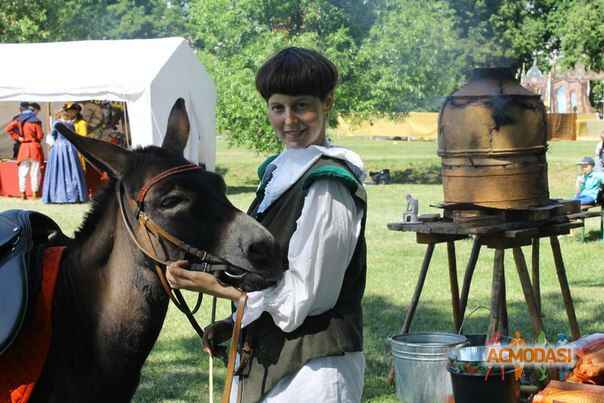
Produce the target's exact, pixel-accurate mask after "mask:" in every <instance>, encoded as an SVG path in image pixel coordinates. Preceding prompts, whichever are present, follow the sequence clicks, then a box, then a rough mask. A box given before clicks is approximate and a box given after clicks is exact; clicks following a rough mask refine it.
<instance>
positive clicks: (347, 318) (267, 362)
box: [168, 48, 366, 403]
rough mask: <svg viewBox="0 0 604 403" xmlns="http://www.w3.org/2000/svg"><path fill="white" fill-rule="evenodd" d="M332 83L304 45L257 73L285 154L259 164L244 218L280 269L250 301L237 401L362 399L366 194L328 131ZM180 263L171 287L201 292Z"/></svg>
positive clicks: (219, 335)
mask: <svg viewBox="0 0 604 403" xmlns="http://www.w3.org/2000/svg"><path fill="white" fill-rule="evenodd" d="M337 80H338V72H337V69H336V67H335V66H334V65H333V63H331V62H330V61H329V60H328V59H326V58H325V57H324V56H322V55H321V54H319V53H317V52H315V51H312V50H308V49H301V48H287V49H284V50H282V51H281V52H279V53H277V54H276V55H275V56H273V57H272V58H270V59H269V60H268V61H267V62H266V63H265V64H264V65H263V66H262V67H261V68H260V70H259V71H258V74H257V75H256V88H257V89H258V91H259V92H260V94H261V95H262V97H263V98H264V99H265V100H266V105H267V114H268V118H269V120H270V123H271V125H272V127H273V130H274V131H275V133H276V135H277V136H278V137H279V139H280V141H281V143H282V144H283V146H284V151H283V152H281V153H280V154H279V155H277V156H274V157H271V158H269V159H268V160H267V161H265V162H264V163H263V164H262V165H261V166H260V168H259V176H260V178H261V183H260V186H259V189H258V191H257V197H256V199H255V200H254V202H253V203H252V205H251V207H250V209H249V212H248V213H249V214H251V215H252V216H254V217H255V218H256V219H257V220H258V221H259V222H260V223H262V224H263V225H264V226H265V227H267V228H268V229H269V231H271V233H272V234H273V235H274V236H275V238H276V239H277V240H278V241H279V243H280V246H281V247H282V248H281V249H282V252H283V256H282V260H283V264H284V266H286V267H287V268H288V270H287V271H286V272H285V275H284V277H283V279H282V280H281V281H280V282H279V283H278V284H277V285H276V286H274V287H271V288H269V289H266V290H264V291H259V292H251V293H249V294H248V302H247V306H246V311H245V316H244V319H243V326H245V329H244V331H245V347H244V349H243V350H242V351H240V357H241V362H243V365H242V366H241V373H242V374H244V376H243V377H242V378H240V382H236V383H235V385H234V389H238V388H239V387H240V386H241V383H243V387H242V389H243V393H242V396H241V398H242V401H243V402H257V401H264V402H288V403H291V402H358V401H360V400H361V395H362V390H363V375H364V370H365V358H364V355H363V352H362V350H363V347H362V344H363V338H362V332H363V323H362V312H361V298H362V296H363V291H364V288H365V272H366V252H365V239H364V224H365V214H366V200H365V199H366V198H365V191H364V189H363V186H362V185H361V183H362V177H363V170H362V162H361V160H360V158H359V157H358V155H356V154H355V153H353V152H352V151H350V150H347V149H344V148H340V147H335V146H333V145H331V144H329V143H328V141H327V139H326V135H325V130H326V127H327V122H328V115H329V112H330V111H331V109H332V106H333V102H334V89H335V86H336V83H337ZM181 266H182V262H177V263H176V264H173V265H171V266H170V268H169V270H168V278H169V281H170V283H171V284H172V286H173V287H177V288H187V289H191V290H200V289H203V287H204V285H203V284H204V282H205V281H206V280H202V279H201V278H198V281H194V280H192V277H191V273H187V272H186V271H184V270H182V267H181ZM197 274H199V273H195V275H197ZM232 326H233V321H232V318H229V319H226V320H224V321H221V322H217V323H216V324H215V325H213V326H210V327H209V329H208V338H209V347H210V348H211V349H212V350H216V349H217V345H218V344H219V343H221V342H223V341H224V340H225V339H227V338H228V337H229V336H230V331H231V329H232ZM236 395H237V393H233V394H232V400H233V401H235V400H236V398H235V396H236Z"/></svg>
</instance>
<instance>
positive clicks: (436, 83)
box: [351, 0, 463, 112]
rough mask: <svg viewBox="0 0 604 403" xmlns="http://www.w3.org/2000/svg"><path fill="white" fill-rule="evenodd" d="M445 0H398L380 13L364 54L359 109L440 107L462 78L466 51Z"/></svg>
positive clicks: (360, 65)
mask: <svg viewBox="0 0 604 403" xmlns="http://www.w3.org/2000/svg"><path fill="white" fill-rule="evenodd" d="M459 41H460V38H459V36H458V33H457V31H456V29H455V17H454V13H453V11H452V10H451V9H450V8H449V7H448V6H447V4H446V3H444V2H431V3H419V2H417V1H415V0H398V1H396V2H391V3H390V9H389V12H388V13H383V14H382V15H380V17H379V18H378V20H377V21H376V23H375V24H374V26H373V27H372V29H371V31H370V32H369V35H368V37H367V38H366V40H365V41H364V42H363V45H362V46H361V49H360V51H359V53H358V58H357V65H356V70H357V72H358V79H357V81H358V85H357V90H358V94H356V98H357V102H358V104H357V105H356V108H351V109H353V110H360V111H371V112H407V111H410V110H435V109H437V108H438V106H439V104H440V99H441V97H442V96H446V95H448V94H449V93H450V92H451V91H452V90H453V88H455V86H456V85H457V84H458V83H459V80H460V73H461V71H462V68H463V60H462V55H463V52H462V50H461V49H460V47H459Z"/></svg>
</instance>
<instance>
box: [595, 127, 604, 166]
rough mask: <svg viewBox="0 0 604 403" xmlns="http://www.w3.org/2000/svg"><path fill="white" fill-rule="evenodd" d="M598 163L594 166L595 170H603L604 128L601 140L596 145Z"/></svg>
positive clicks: (596, 160)
mask: <svg viewBox="0 0 604 403" xmlns="http://www.w3.org/2000/svg"><path fill="white" fill-rule="evenodd" d="M595 157H596V158H595V162H596V165H595V167H594V171H596V172H602V171H603V170H604V166H603V164H602V161H603V160H604V130H602V132H601V133H600V141H599V142H598V144H597V145H596V155H595Z"/></svg>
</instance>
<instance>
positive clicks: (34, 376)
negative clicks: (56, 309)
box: [0, 247, 65, 403]
mask: <svg viewBox="0 0 604 403" xmlns="http://www.w3.org/2000/svg"><path fill="white" fill-rule="evenodd" d="M64 250H65V248H63V247H53V248H48V249H46V250H45V251H44V260H43V262H44V263H43V264H44V266H43V272H42V287H41V291H40V294H39V295H38V297H37V298H36V302H35V305H34V306H33V316H32V317H31V319H30V320H29V321H28V322H27V323H26V324H25V326H24V327H23V328H22V329H21V332H20V334H19V336H18V337H17V339H16V340H15V342H14V343H13V344H12V345H11V346H10V348H9V349H8V351H6V352H5V353H4V354H2V356H0V403H27V401H29V398H30V397H31V394H32V392H33V390H34V387H35V384H36V381H37V380H38V378H39V377H40V374H41V373H42V368H44V363H45V362H46V356H47V355H48V350H49V349H50V338H51V336H52V305H53V303H52V301H53V297H54V292H55V284H56V280H57V277H58V274H59V267H60V263H61V256H62V255H63V251H64Z"/></svg>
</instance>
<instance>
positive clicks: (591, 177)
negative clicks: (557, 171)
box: [575, 157, 602, 205]
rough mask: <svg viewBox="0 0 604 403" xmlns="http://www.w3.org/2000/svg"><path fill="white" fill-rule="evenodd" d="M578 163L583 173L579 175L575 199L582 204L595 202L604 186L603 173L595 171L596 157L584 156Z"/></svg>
mask: <svg viewBox="0 0 604 403" xmlns="http://www.w3.org/2000/svg"><path fill="white" fill-rule="evenodd" d="M577 165H580V166H581V172H582V174H581V175H579V176H578V177H577V184H576V186H577V188H576V194H575V200H579V202H581V205H586V204H595V203H596V201H597V200H598V194H599V193H600V188H601V187H602V174H600V173H599V172H594V165H595V162H594V159H593V158H591V157H583V158H581V160H580V161H579V162H577Z"/></svg>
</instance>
